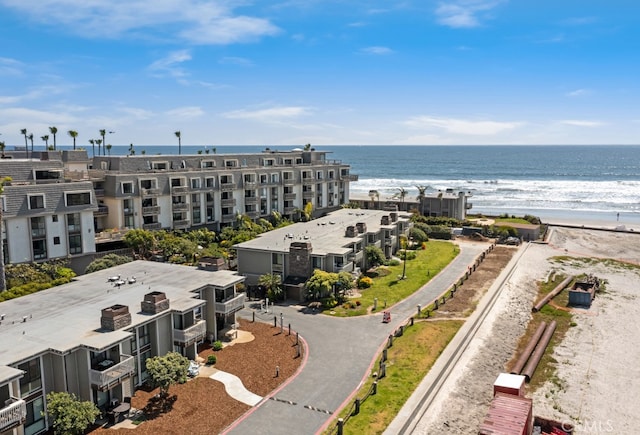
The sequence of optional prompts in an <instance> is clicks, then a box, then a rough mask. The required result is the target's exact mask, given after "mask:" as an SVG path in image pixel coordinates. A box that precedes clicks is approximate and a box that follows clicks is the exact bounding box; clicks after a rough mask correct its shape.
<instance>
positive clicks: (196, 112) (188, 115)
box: [166, 106, 204, 119]
mask: <svg viewBox="0 0 640 435" xmlns="http://www.w3.org/2000/svg"><path fill="white" fill-rule="evenodd" d="M166 115H168V116H169V117H171V118H182V119H193V118H198V117H200V116H202V115H204V110H202V108H200V107H198V106H187V107H178V108H176V109H172V110H169V111H167V112H166Z"/></svg>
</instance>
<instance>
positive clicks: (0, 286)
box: [0, 142, 11, 292]
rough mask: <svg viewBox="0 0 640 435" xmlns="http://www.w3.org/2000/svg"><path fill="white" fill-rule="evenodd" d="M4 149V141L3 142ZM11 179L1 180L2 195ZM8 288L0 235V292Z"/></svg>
mask: <svg viewBox="0 0 640 435" xmlns="http://www.w3.org/2000/svg"><path fill="white" fill-rule="evenodd" d="M2 145H3V151H4V142H2ZM10 181H11V177H4V178H3V179H2V181H0V195H2V194H3V193H4V185H5V184H6V183H8V182H10ZM1 234H2V207H0V235H1ZM6 289H7V282H6V280H5V277H4V243H2V236H0V292H3V291H5V290H6Z"/></svg>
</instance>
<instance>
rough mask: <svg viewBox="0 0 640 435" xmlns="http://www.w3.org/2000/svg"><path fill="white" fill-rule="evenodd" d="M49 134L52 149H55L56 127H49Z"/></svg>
mask: <svg viewBox="0 0 640 435" xmlns="http://www.w3.org/2000/svg"><path fill="white" fill-rule="evenodd" d="M49 132H50V133H51V134H52V135H53V149H54V150H55V149H57V147H56V134H57V133H58V127H49Z"/></svg>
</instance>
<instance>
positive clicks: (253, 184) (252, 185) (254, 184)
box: [243, 180, 258, 189]
mask: <svg viewBox="0 0 640 435" xmlns="http://www.w3.org/2000/svg"><path fill="white" fill-rule="evenodd" d="M243 185H244V188H245V189H255V188H256V187H258V183H257V182H256V181H247V180H245V181H244V183H243Z"/></svg>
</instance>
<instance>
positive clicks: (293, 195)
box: [284, 193, 296, 201]
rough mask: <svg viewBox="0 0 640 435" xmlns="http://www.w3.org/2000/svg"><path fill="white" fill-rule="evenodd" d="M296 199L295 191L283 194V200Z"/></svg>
mask: <svg viewBox="0 0 640 435" xmlns="http://www.w3.org/2000/svg"><path fill="white" fill-rule="evenodd" d="M295 199H296V194H295V193H285V194H284V200H285V201H294V200H295Z"/></svg>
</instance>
